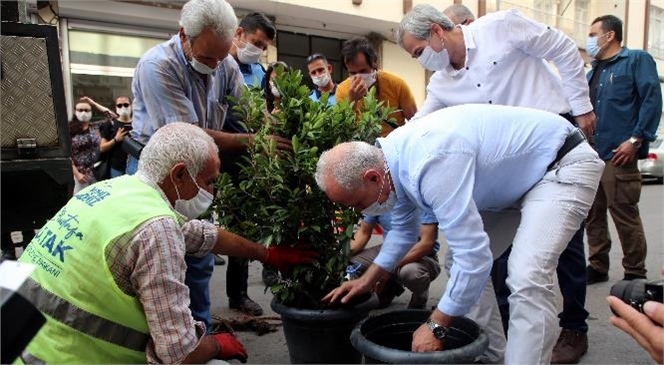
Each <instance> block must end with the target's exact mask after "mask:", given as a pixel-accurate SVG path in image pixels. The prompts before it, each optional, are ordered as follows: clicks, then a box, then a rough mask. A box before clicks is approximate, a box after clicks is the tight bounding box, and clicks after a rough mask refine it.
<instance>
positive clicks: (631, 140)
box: [629, 137, 641, 148]
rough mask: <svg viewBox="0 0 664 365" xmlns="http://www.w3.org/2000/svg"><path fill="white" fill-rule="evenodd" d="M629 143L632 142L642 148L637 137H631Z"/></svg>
mask: <svg viewBox="0 0 664 365" xmlns="http://www.w3.org/2000/svg"><path fill="white" fill-rule="evenodd" d="M629 143H631V144H632V146H634V147H636V148H641V141H639V140H638V139H637V138H636V137H630V138H629Z"/></svg>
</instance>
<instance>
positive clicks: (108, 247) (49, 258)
mask: <svg viewBox="0 0 664 365" xmlns="http://www.w3.org/2000/svg"><path fill="white" fill-rule="evenodd" d="M218 175H219V158H218V156H217V147H216V145H215V143H214V141H213V140H212V138H211V137H210V136H209V135H208V134H206V133H205V132H204V131H203V130H202V129H200V128H199V127H197V126H193V125H191V124H187V123H171V124H169V125H167V126H164V127H162V128H160V129H159V130H158V131H156V133H155V134H154V135H153V136H152V138H151V139H150V141H149V142H148V144H147V145H146V146H145V148H144V149H143V153H142V155H141V160H140V162H139V165H138V172H137V173H136V174H135V175H134V176H129V175H126V176H121V177H118V178H115V179H111V180H104V181H102V182H99V183H97V184H94V185H92V186H90V187H88V188H86V189H84V190H82V191H81V192H80V193H78V194H76V195H74V197H73V198H72V199H71V200H70V201H69V202H68V203H67V204H66V205H65V206H64V207H63V208H62V209H61V210H60V211H59V212H58V213H57V214H56V216H55V217H54V218H53V219H51V220H50V221H49V222H48V223H47V224H46V225H45V226H44V228H42V230H41V231H40V233H39V234H37V235H36V236H35V238H34V239H33V241H32V244H30V245H28V248H27V249H26V251H25V253H24V255H22V256H21V259H20V261H22V262H26V263H32V264H35V265H36V266H37V267H36V269H35V271H34V272H33V274H32V275H31V278H30V279H29V280H28V281H27V282H26V284H25V285H24V286H23V288H22V291H21V294H22V295H23V296H24V297H25V298H27V299H28V300H30V301H32V303H34V304H35V306H36V307H37V308H38V309H39V310H40V311H42V312H43V313H44V314H45V315H46V316H47V322H46V324H45V325H44V327H42V329H41V330H40V331H39V333H38V334H37V336H36V337H35V338H34V339H33V341H32V342H31V343H30V345H29V346H28V348H27V349H26V352H25V353H24V354H23V359H24V360H25V361H26V362H28V363H56V364H58V363H59V364H68V363H107V364H108V363H122V364H128V363H146V362H147V363H166V364H179V363H197V364H200V363H205V362H207V361H209V360H211V359H214V358H217V359H238V360H241V361H242V362H246V359H247V353H246V351H245V349H244V347H243V346H242V343H240V342H239V341H238V340H237V339H236V338H235V337H234V336H233V335H232V334H229V333H220V334H215V335H206V326H205V324H204V323H203V322H200V321H196V320H195V319H194V318H192V315H191V311H190V309H189V289H188V288H187V286H186V285H185V282H184V281H185V261H184V258H185V254H190V255H195V256H198V257H201V256H204V255H207V254H208V253H209V252H211V251H212V252H215V253H220V254H228V255H236V256H241V257H246V258H249V259H253V260H261V261H263V262H265V263H267V264H270V265H276V266H277V267H284V266H291V265H295V264H298V263H305V262H309V261H311V258H312V255H313V253H312V252H309V251H300V250H298V249H291V248H277V247H276V246H272V247H269V248H266V247H264V246H263V245H261V244H258V243H255V242H251V241H249V240H247V239H245V238H243V237H241V236H238V235H235V234H233V233H230V232H226V231H224V230H222V229H220V228H218V227H216V226H214V225H213V224H212V223H210V222H207V221H201V220H196V219H195V218H196V217H198V216H199V215H200V214H201V213H203V212H204V211H205V210H207V209H208V207H209V205H210V204H211V203H212V191H213V184H214V182H215V180H216V178H217V176H218ZM54 242H59V243H58V244H57V246H56V247H53V246H54V245H53V243H54Z"/></svg>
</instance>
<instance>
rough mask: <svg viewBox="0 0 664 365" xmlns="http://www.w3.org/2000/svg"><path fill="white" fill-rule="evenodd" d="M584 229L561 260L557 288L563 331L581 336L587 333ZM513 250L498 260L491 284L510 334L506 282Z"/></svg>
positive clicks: (559, 316)
mask: <svg viewBox="0 0 664 365" xmlns="http://www.w3.org/2000/svg"><path fill="white" fill-rule="evenodd" d="M583 234H584V226H583V225H581V228H580V229H579V230H578V231H577V232H576V233H575V234H574V237H572V240H571V241H570V242H569V244H568V245H567V248H565V250H564V251H563V253H562V254H561V255H560V258H559V259H558V267H557V268H556V273H557V274H558V285H559V286H560V292H561V294H562V296H563V311H562V312H561V313H559V314H558V318H559V319H560V327H562V328H564V329H569V330H574V331H578V332H581V333H586V332H588V324H587V323H586V319H587V318H588V311H586V308H585V305H586V257H585V252H584V247H585V246H584V243H583ZM509 254H510V250H507V251H506V252H505V253H504V254H503V255H502V256H501V257H499V258H498V259H496V260H495V261H494V263H493V268H492V269H491V280H492V281H493V289H494V291H495V293H496V299H497V301H498V308H499V309H500V316H501V317H502V321H503V328H504V330H505V334H507V326H508V323H509V303H508V301H507V298H508V297H509V295H510V290H509V288H508V287H507V285H506V284H505V280H506V279H507V259H508V258H509Z"/></svg>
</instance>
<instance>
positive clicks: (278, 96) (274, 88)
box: [270, 82, 281, 98]
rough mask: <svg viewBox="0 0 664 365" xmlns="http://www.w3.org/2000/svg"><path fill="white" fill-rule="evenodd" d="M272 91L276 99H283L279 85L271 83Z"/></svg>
mask: <svg viewBox="0 0 664 365" xmlns="http://www.w3.org/2000/svg"><path fill="white" fill-rule="evenodd" d="M270 91H271V92H272V95H274V97H275V98H280V97H281V93H280V92H279V89H277V85H275V84H274V83H273V82H270Z"/></svg>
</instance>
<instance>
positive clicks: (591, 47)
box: [586, 33, 607, 58]
mask: <svg viewBox="0 0 664 365" xmlns="http://www.w3.org/2000/svg"><path fill="white" fill-rule="evenodd" d="M606 34H607V33H604V34H602V35H600V36H594V37H588V39H586V53H588V56H590V57H593V58H595V57H597V55H598V54H599V51H600V50H601V49H602V47H604V45H602V46H598V45H597V41H598V40H599V37H604V36H605V35H606ZM604 44H606V43H604Z"/></svg>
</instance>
